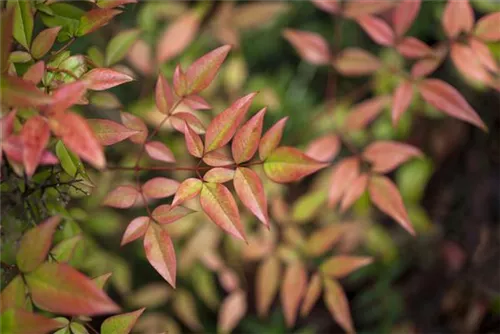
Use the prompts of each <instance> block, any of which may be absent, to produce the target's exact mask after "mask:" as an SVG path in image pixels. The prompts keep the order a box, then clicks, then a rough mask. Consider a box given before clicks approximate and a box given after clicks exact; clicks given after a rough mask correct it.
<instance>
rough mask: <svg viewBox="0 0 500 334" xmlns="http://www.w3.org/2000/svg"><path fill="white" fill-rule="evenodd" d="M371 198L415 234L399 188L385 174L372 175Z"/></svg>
mask: <svg viewBox="0 0 500 334" xmlns="http://www.w3.org/2000/svg"><path fill="white" fill-rule="evenodd" d="M368 192H369V193H370V198H371V200H372V202H373V204H375V205H376V206H377V207H378V208H379V209H380V211H382V212H384V213H385V214H387V215H389V216H391V217H392V218H393V219H394V220H396V221H397V222H398V223H399V224H400V225H401V226H403V228H404V229H405V230H407V231H408V232H409V233H410V234H412V235H415V230H414V229H413V226H412V225H411V222H410V219H409V217H408V213H407V212H406V209H405V206H404V203H403V199H402V198H401V195H400V194H399V191H398V188H397V187H396V186H395V185H394V183H392V181H391V180H390V179H389V178H387V177H385V176H372V177H371V178H370V182H369V183H368Z"/></svg>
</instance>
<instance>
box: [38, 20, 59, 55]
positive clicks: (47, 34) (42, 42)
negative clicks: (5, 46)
mask: <svg viewBox="0 0 500 334" xmlns="http://www.w3.org/2000/svg"><path fill="white" fill-rule="evenodd" d="M60 30H61V27H53V28H49V29H45V30H42V31H41V32H40V33H39V34H38V36H36V37H35V39H34V40H33V43H32V44H31V55H32V56H33V58H35V59H40V58H42V57H43V56H45V55H46V54H47V52H49V51H50V49H52V46H53V45H54V42H55V41H56V37H57V34H59V31H60Z"/></svg>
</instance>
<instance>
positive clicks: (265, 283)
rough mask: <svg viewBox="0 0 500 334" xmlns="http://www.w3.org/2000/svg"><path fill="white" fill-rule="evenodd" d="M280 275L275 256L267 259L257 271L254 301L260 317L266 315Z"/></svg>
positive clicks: (278, 263) (278, 264)
mask: <svg viewBox="0 0 500 334" xmlns="http://www.w3.org/2000/svg"><path fill="white" fill-rule="evenodd" d="M280 275H281V267H280V262H279V259H278V258H277V257H276V256H270V257H268V258H267V259H266V260H265V261H264V262H262V264H261V265H260V266H259V268H258V269H257V277H256V279H255V294H256V295H255V299H256V303H257V312H258V314H259V315H260V316H261V317H263V316H266V315H267V313H268V311H269V307H270V306H271V303H272V302H273V299H274V297H275V296H276V293H277V292H278V287H279V282H280Z"/></svg>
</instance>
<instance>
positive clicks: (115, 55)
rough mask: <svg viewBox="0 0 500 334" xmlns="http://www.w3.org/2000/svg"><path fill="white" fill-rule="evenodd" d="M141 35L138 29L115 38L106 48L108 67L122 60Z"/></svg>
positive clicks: (122, 33)
mask: <svg viewBox="0 0 500 334" xmlns="http://www.w3.org/2000/svg"><path fill="white" fill-rule="evenodd" d="M139 33H140V31H139V30H137V29H129V30H123V31H121V32H120V33H118V34H117V35H116V36H115V37H113V38H112V39H111V41H109V43H108V45H107V47H106V65H107V66H111V65H113V64H115V63H117V62H119V61H120V60H122V59H123V58H124V57H125V56H126V55H127V52H128V50H129V49H130V48H131V47H132V44H134V43H135V41H136V40H137V37H139Z"/></svg>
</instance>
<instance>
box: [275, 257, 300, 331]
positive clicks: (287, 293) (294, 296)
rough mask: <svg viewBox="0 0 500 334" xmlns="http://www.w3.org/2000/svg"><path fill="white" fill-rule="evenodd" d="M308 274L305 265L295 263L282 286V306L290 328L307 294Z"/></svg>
mask: <svg viewBox="0 0 500 334" xmlns="http://www.w3.org/2000/svg"><path fill="white" fill-rule="evenodd" d="M306 285H307V273H306V270H305V268H304V265H303V264H302V263H301V262H299V261H295V262H293V263H292V264H289V265H288V267H287V268H286V271H285V276H284V278H283V285H281V292H280V298H281V305H282V307H283V313H284V314H285V321H286V325H287V327H288V328H290V327H292V326H293V325H294V324H295V319H296V318H297V312H298V310H299V304H300V301H301V300H302V297H303V295H304V293H305V292H306Z"/></svg>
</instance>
